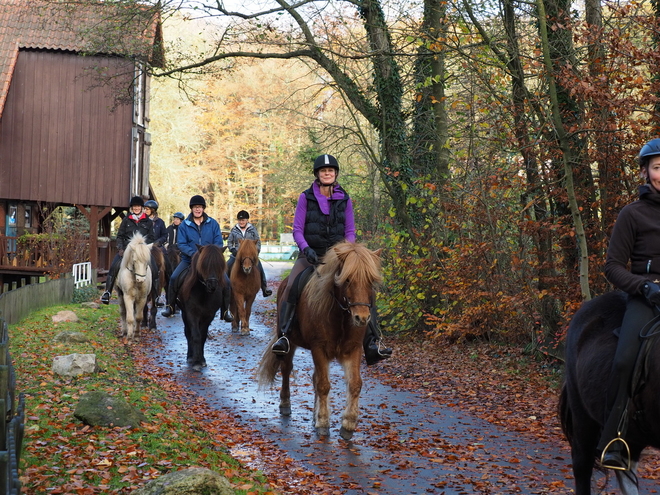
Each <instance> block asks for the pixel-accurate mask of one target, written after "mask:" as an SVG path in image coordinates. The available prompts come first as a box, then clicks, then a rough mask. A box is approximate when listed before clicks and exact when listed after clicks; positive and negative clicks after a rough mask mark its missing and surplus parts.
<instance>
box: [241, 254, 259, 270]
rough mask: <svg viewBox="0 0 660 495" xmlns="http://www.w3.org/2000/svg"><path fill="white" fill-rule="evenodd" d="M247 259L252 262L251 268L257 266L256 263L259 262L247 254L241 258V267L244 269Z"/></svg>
mask: <svg viewBox="0 0 660 495" xmlns="http://www.w3.org/2000/svg"><path fill="white" fill-rule="evenodd" d="M245 260H249V261H250V262H251V263H252V266H251V267H250V268H253V267H255V266H256V264H257V262H256V261H255V260H254V259H252V258H250V257H249V256H245V257H244V258H243V259H242V260H241V268H242V269H243V270H245V265H244V263H245Z"/></svg>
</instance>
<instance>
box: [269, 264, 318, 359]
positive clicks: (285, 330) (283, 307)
mask: <svg viewBox="0 0 660 495" xmlns="http://www.w3.org/2000/svg"><path fill="white" fill-rule="evenodd" d="M308 266H310V265H309V262H308V261H307V258H305V256H304V255H302V256H300V257H299V258H298V259H297V260H296V262H295V263H294V264H293V268H291V273H290V274H289V278H288V281H287V285H286V287H285V288H284V290H283V291H282V293H281V298H282V301H281V302H280V301H279V299H280V298H279V297H278V301H277V303H278V306H279V309H278V312H277V315H278V322H277V326H278V333H279V335H280V338H279V339H278V340H277V342H275V343H274V344H273V347H272V348H271V350H272V351H273V352H274V353H275V354H288V353H289V349H290V346H289V338H288V336H289V331H290V330H291V324H292V322H293V317H294V315H295V314H296V303H295V302H293V301H289V292H290V291H291V285H292V284H293V282H294V281H295V280H296V277H297V276H298V275H299V274H300V273H301V272H302V271H303V270H304V269H305V268H307V267H308Z"/></svg>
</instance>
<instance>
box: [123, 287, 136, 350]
mask: <svg viewBox="0 0 660 495" xmlns="http://www.w3.org/2000/svg"><path fill="white" fill-rule="evenodd" d="M123 299H124V309H125V316H126V317H125V318H124V321H125V322H126V333H125V336H126V338H127V339H128V340H133V336H134V335H135V302H134V301H133V298H132V297H131V296H129V294H127V293H126V292H124V297H123Z"/></svg>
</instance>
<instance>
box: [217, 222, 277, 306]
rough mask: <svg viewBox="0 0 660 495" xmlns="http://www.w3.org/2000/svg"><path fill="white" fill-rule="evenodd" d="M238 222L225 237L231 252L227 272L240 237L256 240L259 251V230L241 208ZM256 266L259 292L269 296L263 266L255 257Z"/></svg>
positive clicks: (229, 269) (232, 261)
mask: <svg viewBox="0 0 660 495" xmlns="http://www.w3.org/2000/svg"><path fill="white" fill-rule="evenodd" d="M236 219H237V220H238V223H237V224H236V225H234V227H233V228H232V229H231V232H230V233H229V237H228V238H227V246H228V247H229V251H230V252H231V256H230V257H229V260H227V273H231V267H232V266H234V261H236V253H238V248H239V243H240V241H241V239H252V240H254V241H257V252H260V251H261V238H260V237H259V232H258V231H257V229H256V228H255V226H254V225H252V224H251V223H250V222H248V220H249V219H250V214H249V213H248V212H247V211H245V210H241V211H239V212H238V215H236ZM257 268H259V273H260V274H261V293H262V294H263V296H264V297H268V296H270V295H271V294H272V293H273V291H272V290H270V289H269V288H268V285H267V283H266V272H264V268H263V266H261V260H259V259H258V258H257Z"/></svg>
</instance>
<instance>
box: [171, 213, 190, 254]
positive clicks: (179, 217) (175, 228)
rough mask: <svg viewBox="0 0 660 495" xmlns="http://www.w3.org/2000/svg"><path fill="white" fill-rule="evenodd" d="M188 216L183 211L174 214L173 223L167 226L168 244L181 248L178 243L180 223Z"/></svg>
mask: <svg viewBox="0 0 660 495" xmlns="http://www.w3.org/2000/svg"><path fill="white" fill-rule="evenodd" d="M185 218H186V217H184V216H183V213H181V212H180V211H177V212H176V213H175V214H174V215H172V223H171V224H170V225H169V227H167V246H168V247H169V246H172V247H174V248H176V249H179V248H178V246H177V245H176V240H177V234H178V232H179V225H181V222H183V220H185Z"/></svg>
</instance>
